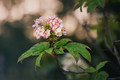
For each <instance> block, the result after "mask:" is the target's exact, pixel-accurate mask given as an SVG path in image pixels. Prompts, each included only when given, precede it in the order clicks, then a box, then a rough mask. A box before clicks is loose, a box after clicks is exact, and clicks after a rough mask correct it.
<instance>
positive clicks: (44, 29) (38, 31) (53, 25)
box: [32, 15, 66, 39]
mask: <svg viewBox="0 0 120 80" xmlns="http://www.w3.org/2000/svg"><path fill="white" fill-rule="evenodd" d="M44 24H46V25H44ZM32 27H33V28H34V33H33V35H34V36H35V37H36V39H39V38H41V37H44V38H46V39H47V38H49V37H50V36H51V35H52V34H51V32H53V33H54V34H55V36H56V37H61V36H62V35H66V31H65V28H64V26H63V22H62V20H61V19H60V18H59V17H55V16H54V15H53V16H50V17H47V18H43V16H42V17H40V18H38V19H36V20H35V24H34V25H33V26H32Z"/></svg>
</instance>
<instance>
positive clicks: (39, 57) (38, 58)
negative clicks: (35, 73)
mask: <svg viewBox="0 0 120 80" xmlns="http://www.w3.org/2000/svg"><path fill="white" fill-rule="evenodd" d="M43 54H45V52H42V53H41V54H40V55H39V56H38V57H37V59H36V63H35V65H36V66H37V67H40V61H41V58H42V56H43Z"/></svg>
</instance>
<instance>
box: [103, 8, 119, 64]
mask: <svg viewBox="0 0 120 80" xmlns="http://www.w3.org/2000/svg"><path fill="white" fill-rule="evenodd" d="M102 12H103V16H104V19H105V23H106V27H107V30H108V34H109V37H110V40H111V42H112V43H113V45H112V47H113V51H112V52H113V54H114V55H115V57H116V59H117V61H118V63H119V65H120V57H119V52H118V51H117V49H116V46H115V45H114V42H113V38H112V34H111V29H110V26H109V23H108V18H107V16H106V13H105V11H104V9H103V8H102Z"/></svg>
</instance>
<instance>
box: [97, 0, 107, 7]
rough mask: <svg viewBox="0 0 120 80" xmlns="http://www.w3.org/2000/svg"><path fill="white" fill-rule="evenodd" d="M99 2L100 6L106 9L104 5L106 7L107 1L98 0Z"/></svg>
mask: <svg viewBox="0 0 120 80" xmlns="http://www.w3.org/2000/svg"><path fill="white" fill-rule="evenodd" d="M97 1H98V3H99V5H100V6H101V7H104V5H105V0H97Z"/></svg>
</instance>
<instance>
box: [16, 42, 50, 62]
mask: <svg viewBox="0 0 120 80" xmlns="http://www.w3.org/2000/svg"><path fill="white" fill-rule="evenodd" d="M48 48H49V43H48V42H42V43H40V44H39V43H38V44H35V45H34V46H33V47H31V48H30V49H29V50H28V51H26V52H25V53H23V54H22V55H21V56H20V57H19V58H18V61H17V62H20V61H22V60H23V59H25V58H27V57H30V56H37V55H39V54H40V53H41V52H43V51H44V50H46V49H48Z"/></svg>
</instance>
